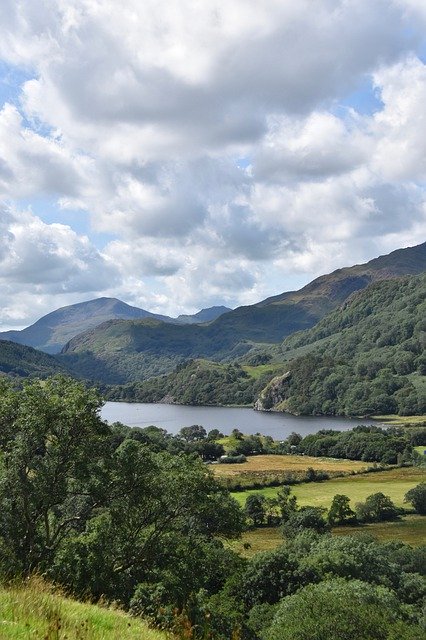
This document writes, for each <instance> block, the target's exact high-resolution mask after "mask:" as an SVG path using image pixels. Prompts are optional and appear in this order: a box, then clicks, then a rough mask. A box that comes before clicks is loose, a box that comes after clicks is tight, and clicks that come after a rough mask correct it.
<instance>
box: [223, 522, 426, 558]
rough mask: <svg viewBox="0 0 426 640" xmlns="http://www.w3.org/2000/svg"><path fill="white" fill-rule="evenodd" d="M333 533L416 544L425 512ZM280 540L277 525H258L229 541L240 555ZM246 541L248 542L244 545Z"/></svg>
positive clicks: (423, 534)
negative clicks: (236, 538) (367, 535)
mask: <svg viewBox="0 0 426 640" xmlns="http://www.w3.org/2000/svg"><path fill="white" fill-rule="evenodd" d="M332 533H333V535H336V536H344V535H360V534H369V535H372V536H374V537H375V538H377V539H378V540H380V542H386V541H388V540H399V541H400V542H404V543H405V544H410V545H412V546H418V545H421V544H425V541H426V516H419V515H408V516H405V517H404V518H402V519H401V520H398V521H396V522H374V523H372V524H365V525H362V526H357V527H335V528H334V529H333V531H332ZM282 542H283V536H282V534H281V531H280V528H279V527H262V528H259V529H251V530H250V531H246V532H245V533H243V536H242V538H241V539H240V540H237V541H235V542H232V548H233V549H234V551H237V552H238V553H240V554H241V555H242V556H244V557H246V558H251V557H252V556H254V555H255V554H256V553H259V552H261V551H272V550H273V549H276V548H277V547H279V546H280V544H282ZM247 545H250V546H247Z"/></svg>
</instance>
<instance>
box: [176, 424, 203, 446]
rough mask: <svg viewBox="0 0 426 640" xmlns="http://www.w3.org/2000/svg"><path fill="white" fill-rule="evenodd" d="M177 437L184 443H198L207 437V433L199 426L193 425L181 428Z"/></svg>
mask: <svg viewBox="0 0 426 640" xmlns="http://www.w3.org/2000/svg"><path fill="white" fill-rule="evenodd" d="M179 437H180V438H182V439H183V440H185V441H186V442H198V441H199V440H204V438H206V437H207V431H206V430H205V429H204V427H202V426H201V425H199V424H193V425H191V426H190V427H182V429H181V430H180V431H179Z"/></svg>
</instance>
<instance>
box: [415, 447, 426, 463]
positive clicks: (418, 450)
mask: <svg viewBox="0 0 426 640" xmlns="http://www.w3.org/2000/svg"><path fill="white" fill-rule="evenodd" d="M414 450H415V451H417V453H419V454H420V455H421V456H424V455H425V451H426V446H425V445H423V446H421V447H414ZM425 462H426V456H425Z"/></svg>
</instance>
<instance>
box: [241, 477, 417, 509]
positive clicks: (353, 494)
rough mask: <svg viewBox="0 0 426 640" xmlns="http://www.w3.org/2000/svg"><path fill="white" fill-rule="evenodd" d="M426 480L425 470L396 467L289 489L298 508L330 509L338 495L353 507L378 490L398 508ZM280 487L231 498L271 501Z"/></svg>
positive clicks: (243, 502) (251, 490)
mask: <svg viewBox="0 0 426 640" xmlns="http://www.w3.org/2000/svg"><path fill="white" fill-rule="evenodd" d="M425 480H426V470H425V469H422V468H420V467H397V468H393V469H388V470H385V471H376V472H372V473H365V474H358V475H352V476H345V477H343V478H331V479H330V480H325V481H323V482H310V483H304V484H299V485H295V486H294V487H292V491H293V493H294V495H295V496H296V497H297V500H298V503H299V505H300V506H306V505H312V506H315V507H325V508H327V509H328V508H329V507H330V504H331V502H332V500H333V497H334V496H335V495H336V494H337V493H339V494H344V495H346V496H348V497H349V498H350V500H351V503H352V506H354V505H355V503H356V502H361V501H363V500H365V499H366V498H367V496H369V495H371V494H372V493H377V492H379V491H381V492H382V493H384V494H385V495H387V496H389V497H390V498H391V500H392V501H393V502H394V503H395V504H396V505H397V506H398V507H406V506H407V505H406V504H404V495H405V494H406V493H407V491H408V490H409V489H412V488H413V487H415V486H416V485H417V484H419V482H423V481H425ZM278 490H279V487H266V488H264V489H250V490H247V491H240V492H234V493H233V494H232V495H233V496H234V498H235V499H236V500H237V501H238V502H239V503H240V504H241V505H242V506H244V504H245V501H246V499H247V496H248V495H249V494H250V493H261V494H263V495H264V496H265V497H268V498H273V497H275V495H276V494H277V491H278Z"/></svg>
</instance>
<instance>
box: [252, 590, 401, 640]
mask: <svg viewBox="0 0 426 640" xmlns="http://www.w3.org/2000/svg"><path fill="white" fill-rule="evenodd" d="M399 609H400V607H399V603H398V601H397V599H396V598H395V596H394V595H393V594H392V592H391V591H389V590H387V589H385V588H384V587H375V586H372V585H369V584H368V583H366V582H361V581H359V580H351V581H349V582H348V581H346V580H344V579H342V578H335V579H333V580H329V581H327V582H321V583H320V584H317V585H309V586H307V587H305V588H303V589H301V590H300V591H299V592H298V593H296V594H294V595H291V596H289V597H286V598H284V599H283V600H282V602H281V604H280V606H279V608H278V611H277V614H276V616H275V618H274V620H273V623H272V625H271V627H270V629H269V631H268V632H267V633H266V634H265V636H266V638H267V640H325V639H326V640H342V639H346V638H347V639H348V640H349V639H350V640H386V638H387V635H388V630H389V628H390V626H391V624H392V623H393V621H394V620H395V619H396V618H397V615H398V613H399Z"/></svg>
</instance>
